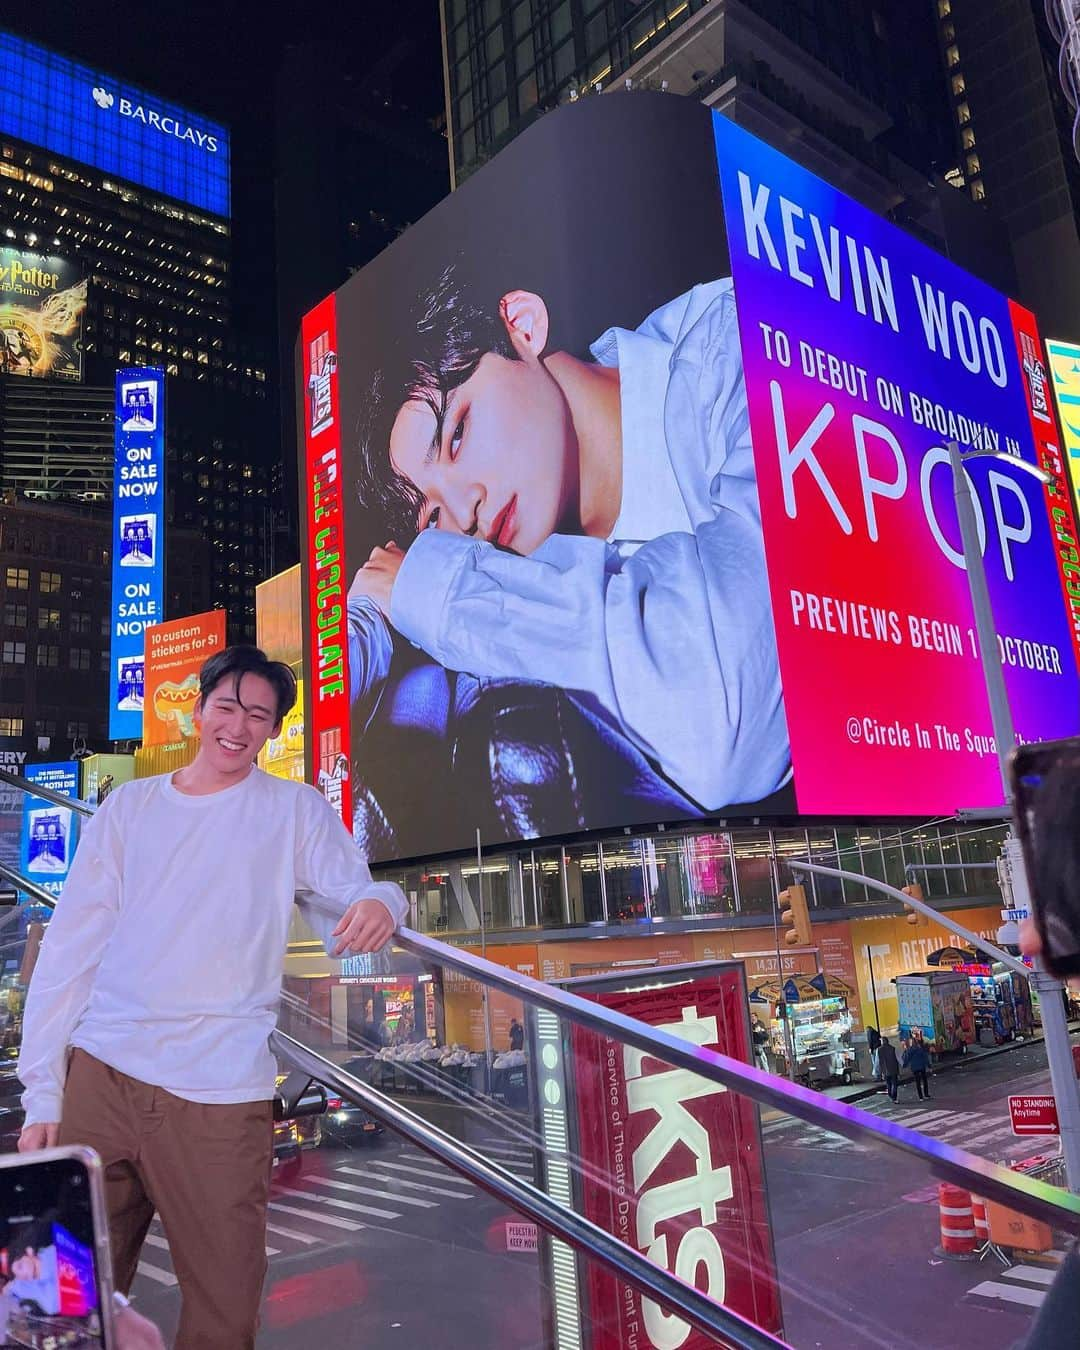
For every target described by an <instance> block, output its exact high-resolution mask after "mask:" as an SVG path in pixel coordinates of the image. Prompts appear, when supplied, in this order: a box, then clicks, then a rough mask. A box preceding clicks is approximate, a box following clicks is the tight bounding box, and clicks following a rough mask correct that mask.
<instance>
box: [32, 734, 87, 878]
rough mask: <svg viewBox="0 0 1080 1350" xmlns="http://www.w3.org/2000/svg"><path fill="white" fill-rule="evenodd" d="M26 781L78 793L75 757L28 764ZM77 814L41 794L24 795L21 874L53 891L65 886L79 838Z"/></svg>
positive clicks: (71, 794)
mask: <svg viewBox="0 0 1080 1350" xmlns="http://www.w3.org/2000/svg"><path fill="white" fill-rule="evenodd" d="M23 775H24V777H25V778H26V780H27V782H28V783H38V784H40V785H41V786H42V787H45V788H49V789H50V790H51V791H52V792H55V793H58V794H59V795H60V796H61V797H76V798H77V797H78V795H79V764H78V761H77V760H70V761H64V762H63V763H59V764H28V765H27V766H26V768H25V769H24V771H23ZM78 829H79V824H78V816H77V815H76V814H75V812H74V811H70V810H68V808H67V807H64V806H57V805H56V804H55V803H54V802H49V801H46V800H45V798H44V797H31V796H27V795H25V794H24V797H23V821H22V857H21V860H20V869H19V870H20V871H21V872H22V874H23V876H25V877H29V879H30V880H31V881H36V882H37V884H38V885H39V886H41V887H43V888H44V889H45V890H47V891H50V892H51V893H52V894H53V895H59V894H60V893H61V892H62V891H63V889H64V882H65V881H67V876H68V872H69V871H70V870H71V863H72V859H73V858H74V857H75V845H76V843H77V842H78Z"/></svg>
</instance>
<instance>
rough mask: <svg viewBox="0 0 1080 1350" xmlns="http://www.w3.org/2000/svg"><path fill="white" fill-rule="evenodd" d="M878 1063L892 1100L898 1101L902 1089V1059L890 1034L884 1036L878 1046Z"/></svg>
mask: <svg viewBox="0 0 1080 1350" xmlns="http://www.w3.org/2000/svg"><path fill="white" fill-rule="evenodd" d="M878 1064H879V1065H880V1066H881V1074H882V1077H883V1078H884V1079H885V1087H886V1089H887V1091H888V1093H889V1097H890V1099H891V1100H892V1101H896V1099H897V1096H898V1094H899V1091H900V1061H899V1059H898V1058H897V1056H896V1049H895V1047H894V1046H893V1045H891V1044H890V1042H889V1038H888V1036H882V1038H881V1045H880V1046H879V1047H878Z"/></svg>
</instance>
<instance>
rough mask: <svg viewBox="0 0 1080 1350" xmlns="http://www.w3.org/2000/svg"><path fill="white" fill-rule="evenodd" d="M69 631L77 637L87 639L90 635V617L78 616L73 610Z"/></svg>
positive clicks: (86, 615)
mask: <svg viewBox="0 0 1080 1350" xmlns="http://www.w3.org/2000/svg"><path fill="white" fill-rule="evenodd" d="M71 631H72V633H73V634H76V635H77V636H79V637H89V635H90V615H89V614H80V613H79V612H78V611H76V610H73V611H72V614H71Z"/></svg>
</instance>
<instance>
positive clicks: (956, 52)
mask: <svg viewBox="0 0 1080 1350" xmlns="http://www.w3.org/2000/svg"><path fill="white" fill-rule="evenodd" d="M945 64H946V65H947V66H948V67H949V69H950V70H953V69H955V67H956V66H958V65H959V64H960V48H959V47H958V46H957V45H956V43H955V42H954V43H953V45H952V46H951V47H946V48H945Z"/></svg>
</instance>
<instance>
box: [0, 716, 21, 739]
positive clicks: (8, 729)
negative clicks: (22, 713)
mask: <svg viewBox="0 0 1080 1350" xmlns="http://www.w3.org/2000/svg"><path fill="white" fill-rule="evenodd" d="M22 734H23V720H22V718H21V717H0V736H21V735H22Z"/></svg>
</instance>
